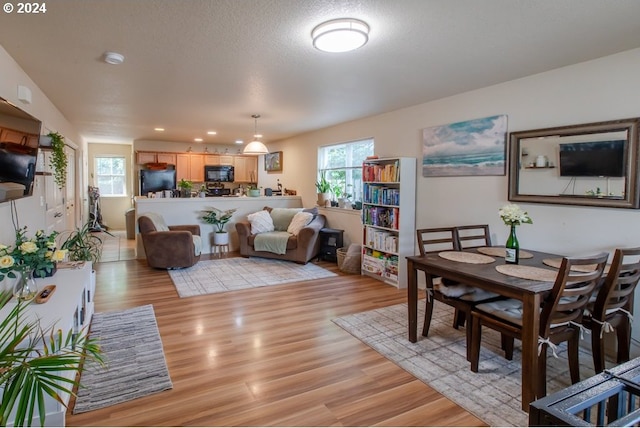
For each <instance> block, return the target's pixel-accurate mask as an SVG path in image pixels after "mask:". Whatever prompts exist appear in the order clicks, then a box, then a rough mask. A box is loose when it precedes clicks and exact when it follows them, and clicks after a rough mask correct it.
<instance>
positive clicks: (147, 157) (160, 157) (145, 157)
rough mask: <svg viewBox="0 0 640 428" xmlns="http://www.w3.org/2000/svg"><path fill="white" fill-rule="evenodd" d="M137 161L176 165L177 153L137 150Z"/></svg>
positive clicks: (141, 163) (142, 163)
mask: <svg viewBox="0 0 640 428" xmlns="http://www.w3.org/2000/svg"><path fill="white" fill-rule="evenodd" d="M136 163H137V164H139V165H144V164H147V163H166V164H169V165H175V164H176V153H157V152H136Z"/></svg>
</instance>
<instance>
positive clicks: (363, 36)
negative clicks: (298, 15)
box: [311, 18, 369, 52]
mask: <svg viewBox="0 0 640 428" xmlns="http://www.w3.org/2000/svg"><path fill="white" fill-rule="evenodd" d="M311 38H312V39H313V46H314V47H315V48H316V49H319V50H321V51H324V52H348V51H352V50H355V49H358V48H360V47H362V46H364V45H365V43H367V41H368V40H369V25H367V23H366V22H364V21H360V20H359V19H354V18H341V19H333V20H331V21H327V22H323V23H322V24H320V25H318V26H317V27H316V28H314V29H313V31H312V32H311Z"/></svg>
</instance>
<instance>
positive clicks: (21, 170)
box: [0, 98, 42, 202]
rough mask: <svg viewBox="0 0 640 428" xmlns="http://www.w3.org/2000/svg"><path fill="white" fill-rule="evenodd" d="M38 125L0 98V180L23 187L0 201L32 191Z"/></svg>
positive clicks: (30, 117)
mask: <svg viewBox="0 0 640 428" xmlns="http://www.w3.org/2000/svg"><path fill="white" fill-rule="evenodd" d="M41 125H42V123H41V122H40V121H39V120H38V119H36V118H34V117H33V116H31V115H30V114H28V113H26V112H24V111H23V110H21V109H19V108H18V107H16V106H14V105H13V104H11V103H10V102H8V101H6V100H4V99H2V98H0V130H1V131H0V183H7V185H12V186H17V185H21V186H22V187H24V191H22V192H20V195H18V194H15V193H13V192H12V193H11V196H8V197H6V198H5V199H2V200H0V202H5V201H6V200H9V199H18V198H21V197H25V196H31V195H32V194H33V182H34V179H35V172H36V160H37V157H38V142H39V136H40V129H41Z"/></svg>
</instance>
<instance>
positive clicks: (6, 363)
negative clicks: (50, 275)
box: [0, 290, 104, 426]
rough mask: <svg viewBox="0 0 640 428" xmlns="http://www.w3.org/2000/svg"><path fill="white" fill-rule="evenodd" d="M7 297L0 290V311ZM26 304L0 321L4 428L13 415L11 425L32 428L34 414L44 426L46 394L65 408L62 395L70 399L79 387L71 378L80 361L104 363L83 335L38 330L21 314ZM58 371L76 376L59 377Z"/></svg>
mask: <svg viewBox="0 0 640 428" xmlns="http://www.w3.org/2000/svg"><path fill="white" fill-rule="evenodd" d="M11 297H12V296H11V292H9V291H7V290H3V291H0V309H2V308H4V307H5V306H6V305H7V303H8V302H9V301H10V300H11ZM26 309H27V304H25V303H23V302H18V303H17V304H16V305H15V306H12V307H11V309H10V311H9V312H8V314H7V315H6V316H5V318H4V319H2V320H0V338H2V340H0V388H2V398H1V404H2V405H1V406H0V409H1V411H0V425H1V426H6V425H7V424H8V423H9V422H10V420H9V417H10V416H11V414H12V412H13V411H15V420H14V421H13V425H14V426H25V425H26V426H31V425H32V422H33V418H34V416H35V415H36V412H37V415H38V416H39V418H40V424H41V425H42V426H44V422H45V416H46V410H45V394H46V395H49V396H50V397H52V398H53V399H54V400H56V401H58V402H60V403H61V404H63V405H64V402H63V399H62V397H61V395H62V394H73V388H74V387H77V386H79V383H78V381H76V380H75V379H76V376H75V374H77V373H79V372H80V371H81V370H82V366H81V364H82V363H83V360H85V359H91V360H93V361H97V362H99V363H100V364H104V361H103V358H102V352H101V350H100V347H99V345H98V342H97V341H96V340H95V339H91V338H90V337H89V336H88V335H87V334H85V333H86V331H81V332H80V334H74V333H73V331H69V332H67V333H66V334H65V333H64V332H63V331H62V330H60V329H56V328H55V326H54V327H48V328H47V329H46V330H45V329H43V328H42V326H41V325H40V322H39V321H38V320H36V319H33V318H32V317H29V316H27V314H26ZM63 372H66V373H69V372H75V374H73V375H72V376H62V375H61V374H62V373H63Z"/></svg>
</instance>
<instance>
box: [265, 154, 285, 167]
mask: <svg viewBox="0 0 640 428" xmlns="http://www.w3.org/2000/svg"><path fill="white" fill-rule="evenodd" d="M264 170H265V171H282V152H273V153H267V154H266V155H264Z"/></svg>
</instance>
